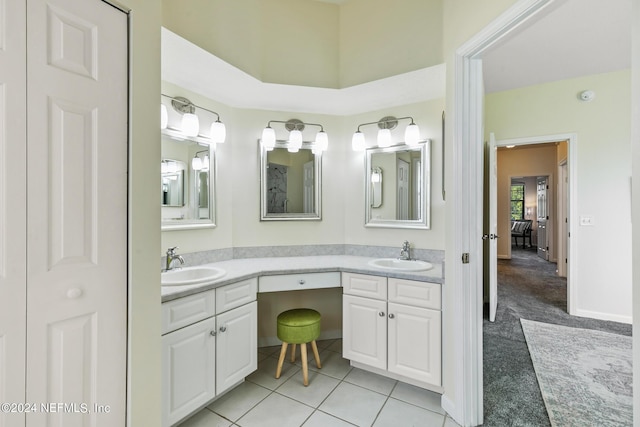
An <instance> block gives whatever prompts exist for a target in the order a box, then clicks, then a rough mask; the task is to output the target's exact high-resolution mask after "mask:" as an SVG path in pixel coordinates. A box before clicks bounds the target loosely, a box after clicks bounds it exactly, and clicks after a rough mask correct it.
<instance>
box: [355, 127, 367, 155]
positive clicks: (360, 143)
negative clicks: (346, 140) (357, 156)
mask: <svg viewBox="0 0 640 427" xmlns="http://www.w3.org/2000/svg"><path fill="white" fill-rule="evenodd" d="M365 148H366V142H365V140H364V134H363V133H362V132H360V131H357V132H356V133H354V134H353V138H351V149H352V150H353V151H364V149H365Z"/></svg>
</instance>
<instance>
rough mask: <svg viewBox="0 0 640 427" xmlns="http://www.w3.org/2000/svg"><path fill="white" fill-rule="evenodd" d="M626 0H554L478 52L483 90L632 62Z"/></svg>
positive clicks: (605, 69)
mask: <svg viewBox="0 0 640 427" xmlns="http://www.w3.org/2000/svg"><path fill="white" fill-rule="evenodd" d="M631 2H632V1H631V0H555V1H554V2H552V3H551V4H550V5H549V6H547V7H546V8H545V9H544V10H542V11H541V12H539V13H538V14H537V15H536V16H534V17H533V18H532V19H530V20H529V21H528V22H526V23H524V24H523V25H521V26H520V27H518V28H517V29H516V30H514V31H513V32H512V33H511V34H509V35H508V36H507V37H506V38H504V39H503V40H501V41H499V42H498V43H497V44H496V45H495V46H493V47H492V48H491V49H490V51H488V52H487V53H485V54H483V56H482V59H483V65H484V69H483V70H484V80H485V91H486V92H487V93H491V92H497V91H503V90H509V89H515V88H518V87H524V86H531V85H536V84H541V83H546V82H551V81H557V80H563V79H569V78H575V77H580V76H586V75H590V74H599V73H606V72H611V71H618V70H622V69H625V68H629V67H630V66H631Z"/></svg>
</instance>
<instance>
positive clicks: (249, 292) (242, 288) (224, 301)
mask: <svg viewBox="0 0 640 427" xmlns="http://www.w3.org/2000/svg"><path fill="white" fill-rule="evenodd" d="M215 291H216V313H218V314H220V313H223V312H225V311H227V310H231V309H232V308H236V307H240V306H241V305H244V304H246V303H249V302H251V301H255V299H256V292H257V291H258V279H257V278H255V277H254V278H253V279H248V280H244V281H242V282H238V283H234V284H233V285H227V286H222V287H220V288H217V289H216V290H215Z"/></svg>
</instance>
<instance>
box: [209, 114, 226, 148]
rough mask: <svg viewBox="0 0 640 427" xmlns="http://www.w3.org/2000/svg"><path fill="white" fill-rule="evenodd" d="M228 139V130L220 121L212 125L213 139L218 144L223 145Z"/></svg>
mask: <svg viewBox="0 0 640 427" xmlns="http://www.w3.org/2000/svg"><path fill="white" fill-rule="evenodd" d="M226 137H227V128H226V127H225V125H224V123H222V122H221V121H220V120H216V121H215V122H213V123H211V139H212V140H213V142H215V143H217V144H222V143H223V142H224V140H225V139H226Z"/></svg>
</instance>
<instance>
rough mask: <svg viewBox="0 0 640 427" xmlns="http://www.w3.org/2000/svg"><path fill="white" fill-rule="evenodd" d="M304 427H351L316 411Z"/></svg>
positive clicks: (351, 425)
mask: <svg viewBox="0 0 640 427" xmlns="http://www.w3.org/2000/svg"><path fill="white" fill-rule="evenodd" d="M303 426H304V427H353V424H350V423H348V422H346V421H342V420H341V419H339V418H336V417H333V416H331V415H329V414H325V413H324V412H321V411H316V412H314V413H313V415H311V416H310V417H309V419H308V420H307V422H306V423H304V424H303Z"/></svg>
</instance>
